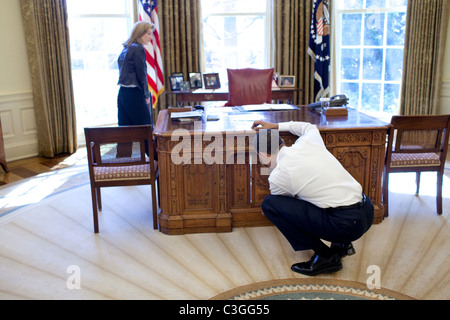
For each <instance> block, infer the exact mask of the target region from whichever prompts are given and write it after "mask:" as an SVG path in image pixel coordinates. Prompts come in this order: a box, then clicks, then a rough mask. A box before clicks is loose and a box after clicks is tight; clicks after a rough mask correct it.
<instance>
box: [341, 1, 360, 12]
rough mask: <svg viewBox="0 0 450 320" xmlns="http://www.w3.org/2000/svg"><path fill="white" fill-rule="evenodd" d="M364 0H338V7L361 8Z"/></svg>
mask: <svg viewBox="0 0 450 320" xmlns="http://www.w3.org/2000/svg"><path fill="white" fill-rule="evenodd" d="M363 2H364V0H344V1H343V0H341V1H339V2H338V5H339V9H343V10H345V9H362V8H363Z"/></svg>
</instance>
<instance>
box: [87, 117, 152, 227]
mask: <svg viewBox="0 0 450 320" xmlns="http://www.w3.org/2000/svg"><path fill="white" fill-rule="evenodd" d="M84 133H85V137H86V147H87V158H88V167H89V176H90V182H91V195H92V209H93V215H94V232H95V233H98V232H99V226H98V210H101V209H102V200H101V194H100V188H102V187H118V186H132V185H147V184H148V185H151V202H152V214H153V228H154V229H157V227H158V220H157V215H158V211H157V210H158V209H157V196H156V181H157V180H158V176H159V175H158V165H157V162H156V161H155V147H154V146H155V145H154V143H153V131H152V126H151V125H141V126H120V127H98V128H84ZM149 150H150V151H151V152H149ZM158 185H159V183H158ZM158 195H159V193H158ZM124 201H127V200H126V199H124Z"/></svg>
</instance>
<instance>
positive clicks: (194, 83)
mask: <svg viewBox="0 0 450 320" xmlns="http://www.w3.org/2000/svg"><path fill="white" fill-rule="evenodd" d="M189 83H190V85H191V89H201V88H203V80H202V73H201V72H189Z"/></svg>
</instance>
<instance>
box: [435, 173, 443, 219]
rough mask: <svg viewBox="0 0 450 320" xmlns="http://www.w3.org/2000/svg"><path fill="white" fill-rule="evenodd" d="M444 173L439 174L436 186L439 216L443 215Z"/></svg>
mask: <svg viewBox="0 0 450 320" xmlns="http://www.w3.org/2000/svg"><path fill="white" fill-rule="evenodd" d="M443 175H444V174H443V172H439V171H438V173H437V186H436V209H437V213H438V215H441V214H442V183H443Z"/></svg>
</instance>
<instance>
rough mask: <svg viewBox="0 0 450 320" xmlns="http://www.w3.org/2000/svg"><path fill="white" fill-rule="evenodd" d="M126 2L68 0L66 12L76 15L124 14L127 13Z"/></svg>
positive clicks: (119, 0) (117, 0)
mask: <svg viewBox="0 0 450 320" xmlns="http://www.w3.org/2000/svg"><path fill="white" fill-rule="evenodd" d="M127 9H128V6H127V1H124V0H94V1H92V0H69V1H67V11H68V12H69V13H70V14H71V15H77V14H124V13H126V12H128V10H127Z"/></svg>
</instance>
